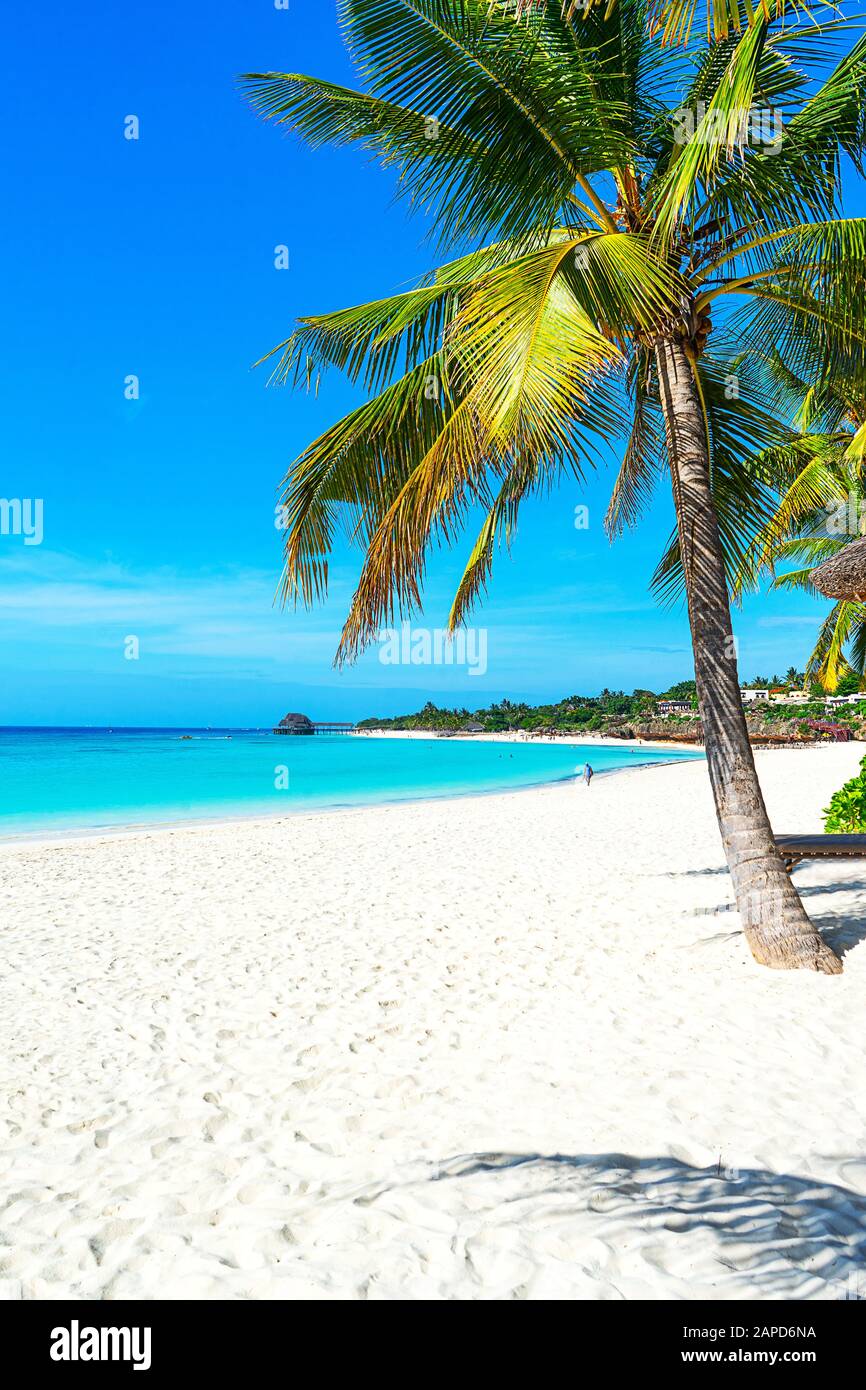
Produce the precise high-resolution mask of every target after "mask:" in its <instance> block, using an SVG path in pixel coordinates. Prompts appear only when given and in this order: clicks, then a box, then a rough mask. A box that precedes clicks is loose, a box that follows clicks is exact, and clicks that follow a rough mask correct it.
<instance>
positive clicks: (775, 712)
mask: <svg viewBox="0 0 866 1390" xmlns="http://www.w3.org/2000/svg"><path fill="white" fill-rule="evenodd" d="M660 700H676V701H683V702H686V703H687V704H688V705H690V707H691V710H690V711H683V712H682V713H681V714H670V715H668V716H667V717H666V718H665V726H666V728H668V729H669V730H670V732H671V734H675V733H676V731H677V730H678V729H681V728H685V727H688V726H690V725H693V724H694V723H695V721H696V720H697V718H698V708H697V695H696V692H695V683H694V681H679V682H678V683H677V684H676V685H673V686H671V688H670V689H669V690H665V691H663V692H661V693H660V694H655V693H654V692H653V691H651V690H635V691H633V692H632V694H631V695H626V694H625V692H624V691H622V690H603V691H602V692H601V694H600V695H569V696H567V697H566V698H564V699H562V700H558V701H556V702H555V703H552V704H544V705H529V704H525V703H523V702H521V701H512V700H500V701H499V702H498V703H495V704H491V705H487V706H485V707H483V708H481V709H475V710H470V709H467V708H466V707H463V708H460V709H458V708H454V709H440V708H439V707H438V705H435V704H434V703H433V702H432V701H431V700H428V701H427V704H426V705H425V706H424V708H423V709H421V710H418V711H417V713H415V714H400V715H395V716H394V717H393V718H390V719H378V718H375V717H371V718H369V719H363V720H361V722H360V723H359V724H358V726H357V727H358V728H359V729H386V730H392V731H393V732H395V733H403V732H413V731H414V732H429V733H467V732H475V733H508V732H512V731H515V732H516V731H521V730H522V731H525V732H527V733H533V732H540V731H541V730H552V731H555V732H558V733H621V732H622V730H623V726H624V725H632V724H637V725H643V724H648V723H651V722H652V723H655V722H656V721H658V719H659V713H658V709H657V705H658V702H659V701H660ZM749 718H750V721H752V722H754V721H755V720H757V721H760V722H761V723H764V724H768V725H769V724H778V723H781V722H784V723H786V724H787V723H790V724H792V725H796V724H798V723H802V722H803V721H805V720H807V719H820V720H828V721H830V722H832V723H839V724H847V725H850V726H851V727H852V728H854V729H855V730H856V729H858V728H859V726H860V725H861V724H863V723H864V721H866V696H864V699H863V701H862V702H861V703H860V704H857V705H842V706H836V707H835V708H833V709H832V710H831V711H828V709H827V707H826V705H825V704H824V701H823V699H822V698H820V697H818V696H816V698H815V700H814V701H812V702H810V703H809V704H807V705H782V704H772V705H770V704H755V705H752V706H750V708H749ZM791 732H792V734H794V733H795V732H796V731H795V729H793V728H792V731H791Z"/></svg>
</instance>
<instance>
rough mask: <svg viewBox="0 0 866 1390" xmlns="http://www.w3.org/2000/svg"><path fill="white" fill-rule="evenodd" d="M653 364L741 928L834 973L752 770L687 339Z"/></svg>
mask: <svg viewBox="0 0 866 1390" xmlns="http://www.w3.org/2000/svg"><path fill="white" fill-rule="evenodd" d="M656 364H657V367H658V376H659V390H660V395H661V405H662V410H663V413H664V420H665V431H666V435H667V445H668V456H669V460H670V470H671V477H672V480H673V490H674V504H675V507H676V513H677V528H678V532H679V540H680V548H681V552H682V558H683V568H684V571H685V578H686V592H687V595H688V606H689V623H690V625H691V632H692V647H693V649H694V658H695V680H696V682H697V688H698V703H699V706H700V713H701V721H702V724H703V732H704V742H705V745H706V751H707V763H708V765H709V770H710V782H711V784H712V788H713V796H714V798H715V803H716V814H717V816H718V820H719V829H720V831H721V835H722V843H723V844H724V847H725V854H726V856H727V860H728V868H729V869H730V872H731V879H732V880H733V886H734V894H735V896H736V900H737V908H738V910H739V913H740V919H741V921H742V924H743V931H744V933H745V936H746V940H747V941H748V943H749V947H750V948H751V952H752V955H753V956H754V957H755V960H756V961H758V962H759V963H760V964H761V965H769V966H772V967H774V968H775V969H777V970H795V969H802V968H805V969H809V970H820V971H823V972H824V973H825V974H828V975H836V974H838V973H839V972H840V971H841V969H842V963H841V961H840V960H839V958H838V956H836V955H835V954H834V952H833V951H831V950H830V947H829V946H827V945H826V943H825V942H824V941H822V939H821V937H820V936H819V934H818V932H817V931H816V930H815V928H814V927H813V925H812V923H811V922H810V921H809V918H808V917H807V916H806V912H805V909H804V907H803V904H802V903H801V901H800V897H799V895H798V893H797V891H796V889H795V888H794V885H793V884H792V883H791V880H790V878H789V876H788V874H787V872H786V870H785V866H784V864H783V862H782V859H781V857H780V855H779V852H778V850H777V848H776V842H775V840H774V838H773V832H772V829H771V828H770V821H769V818H768V816H767V808H766V806H765V805H764V798H763V795H762V794H761V787H760V784H759V782H758V776H757V773H756V771H755V760H754V757H753V755H752V747H751V744H750V743H749V735H748V730H747V728H746V716H745V712H744V710H743V702H742V699H741V697H740V686H739V678H738V675H737V659H736V652H735V649H734V640H733V633H732V628H731V610H730V603H729V600H728V588H727V581H726V578H725V567H724V559H723V553H722V547H721V541H720V538H719V525H718V519H717V517H716V509H715V505H714V502H713V497H712V491H711V488H710V468H709V455H708V448H707V439H706V431H705V428H704V415H703V407H702V404H701V399H700V396H699V394H698V390H697V387H696V385H695V379H694V375H693V372H692V367H691V364H690V362H689V358H688V357H687V355H686V352H685V349H684V347H683V345H682V343H681V342H679V341H678V340H673V339H669V340H665V341H663V342H660V343H658V344H657V345H656Z"/></svg>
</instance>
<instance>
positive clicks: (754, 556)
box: [737, 352, 866, 693]
mask: <svg viewBox="0 0 866 1390" xmlns="http://www.w3.org/2000/svg"><path fill="white" fill-rule="evenodd" d="M862 356H863V354H862V353H856V352H855V353H854V354H853V360H852V354H848V355H847V359H843V360H840V361H837V363H836V364H835V368H836V370H835V371H834V374H833V377H832V378H831V379H829V380H827V381H825V382H823V383H820V384H817V385H811V386H809V385H807V384H806V382H805V381H804V380H803V379H802V377H798V376H795V375H794V374H793V373H792V372H791V371H790V370H789V369H787V368H785V367H783V365H782V364H781V363H780V362H779V361H778V359H775V358H771V359H770V360H769V362H768V364H767V365H768V367H769V368H770V370H771V374H772V375H773V377H774V378H775V379H776V380H777V382H778V383H779V384H780V385H781V387H782V390H783V394H787V395H791V396H792V397H793V398H794V399H796V400H797V401H798V402H799V408H798V410H797V414H796V419H797V422H798V423H799V425H800V427H801V429H802V434H801V435H800V437H799V438H797V439H796V440H795V441H793V443H792V445H791V446H790V447H788V448H785V447H782V448H780V449H778V450H770V451H769V452H768V454H767V455H766V456H765V457H764V458H763V459H759V460H756V461H755V466H756V468H757V469H758V470H760V469H761V468H762V467H763V468H764V469H765V476H766V477H767V478H768V479H771V480H772V481H773V483H774V485H775V487H776V488H777V490H778V502H777V505H776V507H775V509H774V512H773V515H772V517H771V518H770V519H769V521H768V522H767V524H766V525H765V526H763V527H761V528H760V529H759V530H758V533H757V534H756V536H755V537H754V538H753V540H752V541H751V543H750V545H749V546H748V547H747V549H746V551H745V552H744V555H743V558H742V561H741V563H740V565H739V567H738V574H737V588H738V589H742V588H756V587H757V585H758V583H759V582H760V580H761V578H762V577H763V576H764V574H766V573H769V574H770V575H771V576H772V588H774V589H777V590H800V591H802V592H805V593H807V594H809V595H810V596H812V597H814V598H823V597H824V596H823V595H822V594H821V593H820V592H819V590H818V589H816V587H815V584H814V582H813V578H812V574H813V571H814V569H815V567H816V566H818V565H821V564H824V563H825V562H826V561H828V560H830V559H831V558H832V557H833V556H834V555H838V554H839V553H840V552H841V551H842V550H844V549H845V548H846V547H847V546H849V545H850V544H851V543H852V542H853V541H860V540H862V539H863V537H864V535H866V477H864V472H866V423H864V422H866V363H864V362H863V361H862ZM791 561H794V562H796V567H795V568H794V569H787V570H783V571H782V572H781V573H780V572H779V571H778V566H779V565H780V564H784V563H789V562H791ZM792 669H793V668H792ZM788 674H789V675H790V674H791V673H790V672H789V673H788ZM852 674H854V675H857V676H858V677H859V678H860V681H861V686H866V604H864V603H861V602H857V601H855V600H853V599H840V600H838V601H837V602H835V603H834V604H833V605H832V607H831V608H830V609H829V611H828V613H827V614H826V616H825V618H824V619H823V621H822V622H821V625H820V627H819V630H818V634H817V638H816V641H815V645H814V647H813V649H812V652H811V654H810V656H809V658H808V660H807V662H806V670H805V672H804V673H803V675H802V678H801V680H802V683H803V684H804V685H806V684H808V683H810V682H816V683H818V684H819V685H820V686H821V687H822V689H823V690H825V691H827V692H829V693H832V692H833V691H834V690H836V688H837V686H838V684H839V681H840V680H841V679H842V678H843V677H845V676H849V675H852Z"/></svg>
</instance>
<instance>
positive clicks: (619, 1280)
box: [355, 1152, 866, 1300]
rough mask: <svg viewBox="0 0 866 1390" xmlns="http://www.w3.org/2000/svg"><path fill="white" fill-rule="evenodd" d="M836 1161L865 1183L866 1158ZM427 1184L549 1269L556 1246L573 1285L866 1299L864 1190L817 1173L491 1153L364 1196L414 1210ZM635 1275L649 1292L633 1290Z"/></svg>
mask: <svg viewBox="0 0 866 1390" xmlns="http://www.w3.org/2000/svg"><path fill="white" fill-rule="evenodd" d="M832 1161H833V1163H834V1167H838V1170H839V1172H840V1173H841V1174H842V1175H843V1176H844V1175H845V1174H846V1172H847V1173H848V1174H849V1175H850V1180H852V1181H856V1182H857V1183H858V1185H859V1186H862V1187H863V1188H864V1191H866V1157H861V1158H854V1157H852V1158H849V1159H847V1160H844V1159H843V1160H841V1161H840V1160H838V1159H834V1160H832ZM431 1183H448V1184H457V1185H459V1186H460V1188H461V1189H462V1191H461V1192H460V1194H459V1196H457V1195H456V1194H455V1195H454V1196H453V1197H449V1199H448V1206H449V1208H453V1207H454V1205H455V1204H459V1206H460V1207H465V1208H468V1210H469V1211H470V1212H471V1214H472V1223H473V1228H474V1229H476V1237H475V1238H476V1239H477V1238H478V1237H477V1232H479V1231H480V1232H481V1233H482V1234H483V1236H484V1237H485V1238H487V1239H490V1238H491V1236H492V1237H493V1238H500V1239H502V1240H505V1239H506V1238H509V1239H513V1238H515V1237H516V1238H517V1239H519V1241H520V1244H521V1249H522V1252H523V1253H524V1255H526V1257H527V1258H528V1259H529V1260H530V1261H531V1262H532V1263H533V1264H537V1265H538V1267H539V1268H541V1267H543V1266H544V1265H545V1263H547V1265H548V1267H550V1265H551V1260H553V1262H554V1263H555V1262H556V1259H557V1258H559V1259H560V1260H561V1264H560V1266H559V1270H560V1273H559V1275H558V1277H559V1278H560V1279H561V1281H562V1284H563V1287H565V1288H566V1289H568V1293H567V1294H566V1296H577V1297H590V1298H591V1297H612V1298H617V1297H626V1298H628V1297H635V1296H639V1297H659V1298H663V1299H664V1298H674V1299H689V1298H717V1299H726V1298H737V1297H753V1298H759V1299H792V1300H802V1299H822V1300H823V1299H858V1300H863V1299H866V1195H863V1194H861V1193H860V1192H859V1191H855V1190H853V1189H851V1188H847V1187H844V1186H841V1185H838V1184H836V1183H832V1182H825V1181H823V1180H821V1179H819V1178H811V1177H801V1176H795V1175H793V1174H789V1173H774V1172H771V1171H769V1170H766V1169H759V1168H747V1169H742V1170H739V1171H737V1170H732V1169H730V1168H727V1169H726V1168H725V1167H724V1166H723V1161H720V1163H719V1165H718V1167H716V1166H714V1167H710V1168H697V1167H694V1166H692V1165H691V1164H688V1163H685V1162H682V1161H681V1160H679V1159H676V1158H636V1157H634V1156H631V1155H627V1154H619V1153H608V1154H540V1153H505V1152H490V1153H474V1154H462V1155H458V1156H455V1157H453V1158H449V1159H446V1160H444V1161H443V1162H441V1163H438V1164H435V1165H433V1166H432V1170H430V1171H428V1172H427V1174H426V1175H425V1176H421V1175H419V1176H418V1177H417V1178H415V1179H410V1180H409V1181H407V1182H404V1183H399V1182H398V1183H396V1184H395V1183H387V1184H382V1185H381V1186H380V1185H377V1186H376V1187H375V1188H373V1189H370V1190H369V1191H368V1192H367V1193H366V1194H364V1195H360V1194H359V1195H356V1197H355V1201H356V1202H357V1203H358V1204H359V1205H361V1206H365V1207H369V1206H376V1205H377V1204H380V1203H382V1204H383V1205H384V1206H385V1207H386V1208H391V1209H392V1212H393V1214H396V1212H394V1208H395V1207H400V1206H401V1205H402V1204H403V1202H404V1201H408V1202H410V1203H411V1204H412V1206H413V1208H414V1209H415V1210H416V1211H417V1203H418V1202H421V1203H422V1204H425V1205H426V1203H427V1202H429V1197H427V1198H426V1199H425V1196H424V1193H425V1190H427V1187H428V1184H431ZM380 1210H381V1207H380ZM466 1244H467V1260H469V1261H470V1262H471V1259H472V1251H471V1242H470V1240H467V1242H466ZM557 1249H558V1251H559V1254H558V1256H557V1255H556V1253H554V1254H553V1255H552V1254H551V1252H552V1251H553V1252H556V1251H557ZM584 1252H585V1253H584ZM635 1279H642V1280H644V1281H645V1282H646V1284H647V1287H652V1289H653V1292H652V1293H646V1292H642V1293H640V1294H637V1295H636V1294H635V1293H634V1292H633V1290H634V1287H635V1282H634V1281H635ZM569 1281H571V1283H569ZM619 1284H622V1285H623V1286H624V1287H623V1288H620V1287H619ZM572 1289H574V1290H576V1293H575V1292H572ZM596 1290H597V1291H596ZM506 1296H507V1295H506ZM510 1296H511V1297H517V1298H520V1297H526V1296H527V1290H526V1289H522V1288H520V1287H515V1288H514V1289H513V1290H512V1292H511V1295H510ZM529 1296H531V1291H530V1294H529Z"/></svg>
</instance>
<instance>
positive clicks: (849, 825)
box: [824, 758, 866, 835]
mask: <svg viewBox="0 0 866 1390" xmlns="http://www.w3.org/2000/svg"><path fill="white" fill-rule="evenodd" d="M824 829H825V830H826V832H827V834H828V835H858V834H861V833H863V832H866V758H863V759H862V761H861V763H860V771H859V772H858V774H857V776H856V777H852V778H851V780H850V782H846V783H845V785H844V787H840V788H839V790H838V791H837V792H834V793H833V795H832V796H831V798H830V805H829V806H828V807H827V808H826V810H825V811H824Z"/></svg>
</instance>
